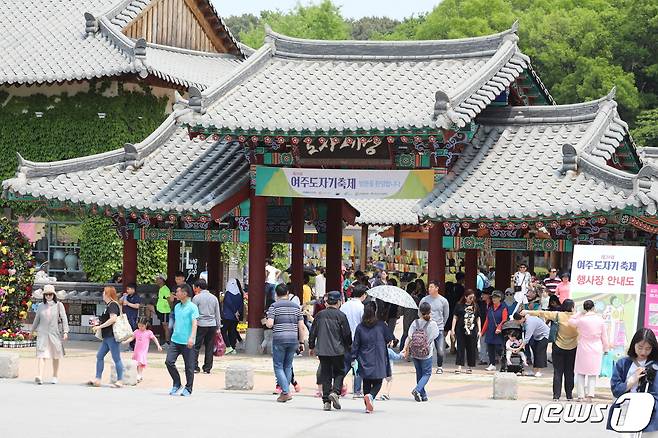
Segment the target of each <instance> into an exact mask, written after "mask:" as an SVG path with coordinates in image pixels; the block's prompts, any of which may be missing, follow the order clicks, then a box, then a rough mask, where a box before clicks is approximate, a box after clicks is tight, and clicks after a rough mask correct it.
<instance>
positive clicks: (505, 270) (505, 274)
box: [495, 250, 512, 292]
mask: <svg viewBox="0 0 658 438" xmlns="http://www.w3.org/2000/svg"><path fill="white" fill-rule="evenodd" d="M495 282H496V283H495V286H496V289H498V290H500V291H503V292H504V291H505V289H507V288H508V287H510V286H511V285H512V251H501V250H496V280H495Z"/></svg>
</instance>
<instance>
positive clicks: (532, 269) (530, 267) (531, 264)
mask: <svg viewBox="0 0 658 438" xmlns="http://www.w3.org/2000/svg"><path fill="white" fill-rule="evenodd" d="M528 272H535V252H534V251H528Z"/></svg>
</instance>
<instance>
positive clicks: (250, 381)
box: [224, 363, 254, 391]
mask: <svg viewBox="0 0 658 438" xmlns="http://www.w3.org/2000/svg"><path fill="white" fill-rule="evenodd" d="M224 383H225V386H226V389H234V390H242V391H251V390H252V389H254V367H253V365H249V364H239V363H232V364H229V366H228V367H227V368H226V372H225V373H224Z"/></svg>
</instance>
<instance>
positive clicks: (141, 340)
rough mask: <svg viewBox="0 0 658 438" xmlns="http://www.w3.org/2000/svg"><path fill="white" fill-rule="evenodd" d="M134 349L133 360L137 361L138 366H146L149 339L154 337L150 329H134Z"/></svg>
mask: <svg viewBox="0 0 658 438" xmlns="http://www.w3.org/2000/svg"><path fill="white" fill-rule="evenodd" d="M133 335H134V336H135V350H134V351H133V360H135V361H137V364H138V365H140V366H143V367H145V366H146V358H147V356H148V352H149V344H150V343H151V339H155V335H154V334H153V332H152V331H151V330H143V331H142V330H139V329H137V330H135V331H134V332H133Z"/></svg>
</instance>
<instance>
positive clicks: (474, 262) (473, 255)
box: [464, 249, 478, 290]
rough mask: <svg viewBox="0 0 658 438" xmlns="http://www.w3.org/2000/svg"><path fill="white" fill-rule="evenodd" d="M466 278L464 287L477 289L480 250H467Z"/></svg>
mask: <svg viewBox="0 0 658 438" xmlns="http://www.w3.org/2000/svg"><path fill="white" fill-rule="evenodd" d="M465 265H466V266H465V268H466V272H465V274H466V278H464V287H465V288H466V289H473V290H475V288H476V287H477V275H478V250H477V249H467V250H466V260H465Z"/></svg>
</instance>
